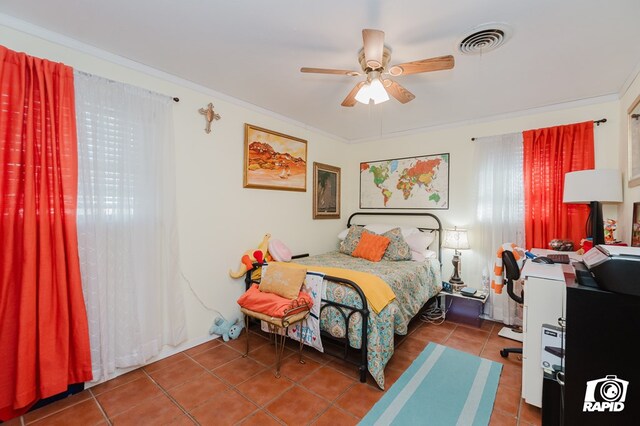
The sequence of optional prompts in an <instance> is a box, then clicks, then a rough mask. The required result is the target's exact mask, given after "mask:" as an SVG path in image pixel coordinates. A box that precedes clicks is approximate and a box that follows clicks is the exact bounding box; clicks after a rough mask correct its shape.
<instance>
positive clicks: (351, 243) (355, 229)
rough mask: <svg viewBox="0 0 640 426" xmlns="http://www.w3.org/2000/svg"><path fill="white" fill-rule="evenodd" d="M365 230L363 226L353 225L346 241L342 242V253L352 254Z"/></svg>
mask: <svg viewBox="0 0 640 426" xmlns="http://www.w3.org/2000/svg"><path fill="white" fill-rule="evenodd" d="M363 231H364V227H362V226H352V227H351V228H349V232H348V233H347V236H346V237H345V239H344V241H342V242H341V243H340V253H344V254H348V255H351V253H353V251H354V250H355V249H356V246H357V245H358V243H359V242H360V237H361V236H362V232H363Z"/></svg>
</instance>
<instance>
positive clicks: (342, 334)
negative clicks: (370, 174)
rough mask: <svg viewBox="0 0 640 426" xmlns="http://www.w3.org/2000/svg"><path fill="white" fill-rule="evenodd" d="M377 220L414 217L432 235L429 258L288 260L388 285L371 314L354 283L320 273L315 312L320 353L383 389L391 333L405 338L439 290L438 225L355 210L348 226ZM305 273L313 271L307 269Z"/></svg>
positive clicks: (427, 217) (422, 217)
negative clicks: (387, 294) (383, 301)
mask: <svg viewBox="0 0 640 426" xmlns="http://www.w3.org/2000/svg"><path fill="white" fill-rule="evenodd" d="M392 216H397V218H396V217H392ZM367 217H369V220H368V221H367V220H366V218H367ZM381 217H386V222H387V223H391V222H389V221H394V220H401V218H400V217H403V218H404V219H405V220H406V218H410V219H417V220H415V221H414V222H419V223H420V224H419V225H415V224H414V225H413V226H414V227H415V228H418V229H419V230H420V231H421V232H426V233H431V234H433V236H434V238H433V241H434V242H433V243H432V246H435V247H433V250H432V251H433V253H434V256H433V257H432V258H428V259H424V260H423V259H421V261H413V260H384V259H383V260H380V261H379V262H371V261H368V260H365V259H361V258H357V257H352V256H350V255H349V254H345V253H341V252H340V251H338V250H336V251H332V252H328V253H324V254H320V255H314V256H307V255H302V256H294V259H293V260H292V262H295V263H298V264H302V265H306V266H318V265H321V266H323V267H330V268H341V269H348V270H353V271H362V272H368V273H371V274H373V275H375V276H377V277H380V278H382V280H384V281H385V282H386V283H387V284H388V285H389V287H391V289H392V290H393V293H394V294H395V299H394V300H393V301H391V302H389V303H388V304H387V305H386V306H385V307H384V308H382V309H381V310H380V311H379V312H378V313H376V312H375V309H373V308H372V306H370V303H368V301H367V298H366V297H365V293H364V292H363V290H362V289H361V288H360V286H358V285H357V284H356V283H355V282H354V281H352V280H349V279H345V278H338V277H336V276H333V275H325V276H324V282H325V284H326V285H325V291H324V292H323V297H322V303H321V310H320V330H321V336H322V343H323V346H324V347H325V352H327V353H329V354H331V355H336V356H339V357H341V358H342V359H344V360H346V361H349V362H353V363H355V364H356V365H357V367H358V370H359V374H360V381H361V382H365V381H366V374H367V371H368V372H369V373H370V374H371V376H372V377H373V378H374V380H375V381H376V383H377V384H378V386H379V387H380V388H381V389H384V368H385V366H386V365H387V363H388V362H389V360H390V359H391V356H392V355H393V351H394V335H395V334H398V335H405V334H407V331H408V325H409V322H410V321H411V319H412V318H414V317H415V316H416V315H417V314H418V313H419V312H420V310H421V309H422V308H423V307H424V306H426V305H427V304H428V302H429V301H430V300H433V299H434V298H435V296H436V295H437V294H438V292H439V291H440V290H441V288H442V279H441V274H440V271H441V263H440V258H441V257H440V246H441V238H442V237H441V234H442V226H441V223H440V220H439V219H438V218H437V216H435V215H433V214H431V213H369V212H356V213H354V214H352V215H351V216H350V217H349V220H348V222H347V227H348V228H351V227H352V226H354V225H357V226H363V225H366V224H367V222H368V223H371V220H372V218H375V219H373V220H376V219H379V218H381ZM393 223H395V222H393ZM430 248H431V247H430ZM309 270H313V268H312V267H309ZM248 276H249V275H248ZM363 318H364V321H363V320H362V319H363ZM363 323H364V324H365V327H363ZM336 349H337V350H336Z"/></svg>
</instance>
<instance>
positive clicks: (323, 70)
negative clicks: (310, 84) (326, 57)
mask: <svg viewBox="0 0 640 426" xmlns="http://www.w3.org/2000/svg"><path fill="white" fill-rule="evenodd" d="M300 72H307V73H316V74H338V75H348V76H351V77H355V76H357V75H360V73H359V72H358V71H352V70H334V69H328V68H307V67H302V68H300Z"/></svg>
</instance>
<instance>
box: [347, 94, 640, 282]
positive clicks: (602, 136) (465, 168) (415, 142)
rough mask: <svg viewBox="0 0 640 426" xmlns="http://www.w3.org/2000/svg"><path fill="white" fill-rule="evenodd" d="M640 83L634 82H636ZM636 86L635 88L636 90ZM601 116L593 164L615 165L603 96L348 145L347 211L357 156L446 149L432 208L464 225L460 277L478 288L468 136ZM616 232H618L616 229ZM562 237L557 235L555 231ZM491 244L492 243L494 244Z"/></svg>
mask: <svg viewBox="0 0 640 426" xmlns="http://www.w3.org/2000/svg"><path fill="white" fill-rule="evenodd" d="M638 86H639V87H640V84H639V85H638ZM639 90H640V89H639ZM601 118H606V119H607V122H606V123H604V124H601V125H600V126H594V137H595V156H596V167H597V168H618V161H619V159H618V149H619V148H618V144H617V143H616V141H618V139H619V137H620V135H619V133H620V110H619V102H618V101H617V100H604V101H602V100H601V101H600V102H597V103H593V104H589V105H584V104H583V105H577V106H576V104H573V105H565V107H564V108H558V107H555V108H554V109H553V110H547V111H540V110H538V111H530V112H529V113H527V114H523V115H520V116H517V117H508V118H502V119H495V120H493V121H486V122H482V123H475V124H466V125H459V126H456V127H451V128H443V129H436V130H431V131H429V130H425V131H424V132H421V133H416V134H413V135H406V136H400V137H396V138H391V139H384V140H379V141H373V142H366V143H361V144H357V145H355V146H354V147H353V149H354V151H353V154H352V155H353V159H352V161H351V164H350V166H349V173H348V179H349V180H351V181H353V183H354V184H353V185H351V186H350V187H349V188H350V191H351V192H349V193H345V194H344V199H345V201H346V202H348V203H350V205H349V207H350V208H351V210H355V209H357V207H358V197H359V187H358V179H359V163H360V162H361V161H375V160H385V159H391V158H402V157H411V156H420V155H429V154H438V153H446V152H448V153H450V154H451V157H450V160H451V164H450V170H449V173H450V182H449V205H450V207H449V209H448V210H432V211H431V213H435V214H436V215H438V216H439V217H440V218H441V220H442V222H443V226H444V227H453V226H454V225H455V226H458V227H461V228H468V229H469V240H470V245H471V247H472V248H471V250H465V251H464V252H463V253H462V279H463V280H464V281H465V284H467V285H469V286H472V287H477V288H479V287H481V276H482V267H483V264H482V261H481V259H480V256H479V255H478V253H477V252H476V251H474V250H473V246H474V240H475V241H478V240H477V238H478V234H477V232H476V229H475V206H476V200H475V192H474V191H475V186H474V182H473V174H474V170H475V166H476V165H475V164H473V156H474V150H475V143H474V142H472V141H471V138H472V137H480V136H490V135H499V134H505V133H512V132H521V131H523V130H530V129H537V128H543V127H550V126H557V125H563V124H571V123H578V122H582V121H589V120H599V119H601ZM604 213H605V217H610V218H616V217H617V212H616V208H615V206H605V211H604ZM617 236H618V234H617ZM558 237H560V238H561V237H562V236H558ZM496 249H497V247H496ZM442 251H443V253H442V254H443V268H442V277H443V279H445V280H446V279H448V278H449V277H450V276H451V274H452V272H453V266H452V264H451V258H452V256H453V250H449V249H443V250H442Z"/></svg>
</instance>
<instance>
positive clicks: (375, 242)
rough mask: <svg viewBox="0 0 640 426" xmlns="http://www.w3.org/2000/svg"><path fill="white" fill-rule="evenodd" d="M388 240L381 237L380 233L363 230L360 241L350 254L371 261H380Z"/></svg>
mask: <svg viewBox="0 0 640 426" xmlns="http://www.w3.org/2000/svg"><path fill="white" fill-rule="evenodd" d="M390 242H391V241H390V240H389V238H387V237H383V236H382V235H376V234H373V233H371V232H363V233H362V236H361V237H360V242H358V245H357V246H356V249H355V250H354V251H353V253H351V256H353V257H360V258H362V259H367V260H370V261H372V262H380V259H382V256H384V253H385V251H387V247H388V246H389V243H390Z"/></svg>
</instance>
